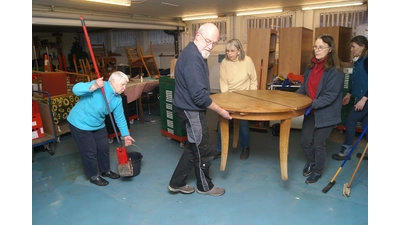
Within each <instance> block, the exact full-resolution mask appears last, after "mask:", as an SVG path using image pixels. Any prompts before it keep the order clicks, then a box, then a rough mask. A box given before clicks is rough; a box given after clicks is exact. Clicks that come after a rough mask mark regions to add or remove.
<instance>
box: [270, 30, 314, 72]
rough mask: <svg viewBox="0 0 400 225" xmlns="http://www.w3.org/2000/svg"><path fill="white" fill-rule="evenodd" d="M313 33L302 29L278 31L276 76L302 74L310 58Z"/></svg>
mask: <svg viewBox="0 0 400 225" xmlns="http://www.w3.org/2000/svg"><path fill="white" fill-rule="evenodd" d="M312 46H313V31H312V30H310V29H307V28H304V27H289V28H280V29H279V64H278V74H284V75H287V74H289V73H293V74H304V71H305V70H306V66H307V64H308V62H309V61H310V59H311V56H312Z"/></svg>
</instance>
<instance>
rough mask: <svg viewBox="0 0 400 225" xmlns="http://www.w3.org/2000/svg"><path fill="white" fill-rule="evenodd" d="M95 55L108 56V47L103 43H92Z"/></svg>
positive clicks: (96, 56) (97, 56)
mask: <svg viewBox="0 0 400 225" xmlns="http://www.w3.org/2000/svg"><path fill="white" fill-rule="evenodd" d="M92 50H93V55H94V57H95V58H99V57H107V52H106V47H105V46H104V43H102V44H92Z"/></svg>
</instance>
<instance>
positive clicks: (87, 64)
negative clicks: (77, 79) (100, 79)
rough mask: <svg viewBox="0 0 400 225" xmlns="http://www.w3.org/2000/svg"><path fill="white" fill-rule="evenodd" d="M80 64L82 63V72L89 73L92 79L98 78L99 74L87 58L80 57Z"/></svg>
mask: <svg viewBox="0 0 400 225" xmlns="http://www.w3.org/2000/svg"><path fill="white" fill-rule="evenodd" d="M79 64H80V65H81V69H82V73H83V74H87V75H89V77H90V80H94V79H97V74H96V72H94V71H93V68H92V66H91V65H90V62H89V60H88V59H87V58H86V59H79Z"/></svg>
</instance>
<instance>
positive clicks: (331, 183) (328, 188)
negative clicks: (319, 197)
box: [322, 125, 368, 193]
mask: <svg viewBox="0 0 400 225" xmlns="http://www.w3.org/2000/svg"><path fill="white" fill-rule="evenodd" d="M367 129H368V125H367V126H365V128H364V130H363V132H362V133H361V135H360V136H359V137H358V139H357V141H356V143H354V145H353V147H352V148H351V150H350V152H349V154H347V156H346V158H345V159H344V161H343V163H342V165H341V166H340V167H339V169H338V170H337V171H336V173H335V175H334V176H333V177H332V179H331V181H330V182H329V183H328V184H327V185H326V186H325V188H324V189H322V192H323V193H327V192H328V191H329V190H330V189H331V188H332V187H333V185H335V183H336V182H335V179H336V177H337V175H338V174H339V173H340V171H341V170H342V168H343V166H344V164H345V163H346V161H347V160H348V159H349V157H350V155H351V153H353V150H354V149H355V148H356V146H357V144H358V142H360V140H361V138H362V137H363V136H364V134H365V132H366V131H367Z"/></svg>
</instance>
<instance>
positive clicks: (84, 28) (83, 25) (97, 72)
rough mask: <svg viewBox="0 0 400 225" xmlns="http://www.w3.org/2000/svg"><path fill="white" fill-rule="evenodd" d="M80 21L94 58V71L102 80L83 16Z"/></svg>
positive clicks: (102, 90)
mask: <svg viewBox="0 0 400 225" xmlns="http://www.w3.org/2000/svg"><path fill="white" fill-rule="evenodd" d="M79 19H80V20H81V23H82V28H83V33H85V38H86V43H87V45H88V49H89V52H90V56H91V58H92V62H93V67H94V70H95V72H96V75H97V78H100V72H99V68H98V67H97V63H96V58H95V57H94V53H93V49H92V44H91V43H90V38H89V35H88V32H87V29H86V24H85V20H84V19H83V16H80V17H79ZM101 92H102V93H103V94H104V88H101Z"/></svg>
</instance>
